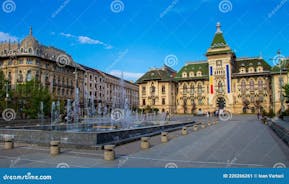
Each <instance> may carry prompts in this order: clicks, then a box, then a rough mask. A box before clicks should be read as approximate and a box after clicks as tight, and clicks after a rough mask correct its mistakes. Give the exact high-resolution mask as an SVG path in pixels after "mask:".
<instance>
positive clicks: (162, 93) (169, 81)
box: [137, 66, 177, 112]
mask: <svg viewBox="0 0 289 184" xmlns="http://www.w3.org/2000/svg"><path fill="white" fill-rule="evenodd" d="M176 74H177V73H176V71H175V70H173V69H172V68H170V67H168V66H164V67H163V68H160V69H156V68H155V69H151V70H150V71H148V72H147V73H146V74H144V75H143V76H142V77H141V78H140V79H139V80H138V81H137V83H138V84H139V106H140V108H142V109H145V108H146V107H152V108H157V109H158V110H159V112H167V111H168V112H176V95H177V93H176V91H177V90H176V89H177V86H176V84H177V83H176V82H175V80H174V78H175V76H176Z"/></svg>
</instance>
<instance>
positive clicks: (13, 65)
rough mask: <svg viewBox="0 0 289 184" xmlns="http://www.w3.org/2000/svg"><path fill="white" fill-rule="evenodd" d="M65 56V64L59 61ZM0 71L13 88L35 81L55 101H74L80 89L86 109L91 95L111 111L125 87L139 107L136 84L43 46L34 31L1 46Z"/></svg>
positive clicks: (97, 102)
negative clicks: (45, 89) (44, 88)
mask: <svg viewBox="0 0 289 184" xmlns="http://www.w3.org/2000/svg"><path fill="white" fill-rule="evenodd" d="M61 57H62V58H64V63H62V62H61V61H59V58H61ZM0 70H2V71H3V73H4V75H5V77H6V79H8V81H9V82H8V83H9V87H10V88H13V87H15V86H16V85H17V84H20V83H24V82H26V81H30V80H32V79H35V80H38V81H40V82H41V83H42V84H43V85H44V86H46V87H47V88H48V89H49V91H50V94H51V95H52V98H53V99H54V100H67V99H72V100H73V99H74V98H75V89H76V87H77V88H78V89H79V97H80V104H81V105H82V106H83V102H84V98H85V97H87V96H89V97H93V99H94V100H95V104H96V105H97V106H101V108H106V109H107V110H108V111H110V110H111V108H112V103H113V102H112V99H118V98H120V95H119V94H118V92H119V91H120V89H121V88H123V89H124V90H125V91H126V93H125V95H126V98H127V99H128V101H129V104H130V106H131V108H132V107H138V86H137V85H136V84H134V83H132V82H129V81H126V80H122V79H120V78H118V77H115V76H112V75H109V74H106V73H104V72H101V71H99V70H96V69H93V68H90V67H87V66H83V65H80V64H77V63H76V62H75V61H74V60H73V59H72V57H71V56H70V55H68V54H67V53H65V52H64V51H62V50H60V49H57V48H54V47H48V46H44V45H42V44H40V43H39V42H38V41H37V40H36V39H35V37H34V36H33V34H32V29H31V28H30V32H29V35H28V36H26V37H25V38H24V39H23V40H22V41H21V42H19V43H18V42H13V43H11V42H10V41H9V42H2V43H1V44H0ZM112 81H113V82H112ZM112 83H113V84H112ZM116 101H117V100H116ZM115 104H116V105H115V106H116V107H118V106H119V104H117V103H115ZM97 108H98V107H97Z"/></svg>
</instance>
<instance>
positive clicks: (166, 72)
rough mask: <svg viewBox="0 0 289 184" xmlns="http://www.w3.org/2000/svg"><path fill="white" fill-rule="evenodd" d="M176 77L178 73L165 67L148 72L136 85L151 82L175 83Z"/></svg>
mask: <svg viewBox="0 0 289 184" xmlns="http://www.w3.org/2000/svg"><path fill="white" fill-rule="evenodd" d="M175 75H176V71H175V70H173V69H172V68H170V67H168V66H166V65H165V66H164V67H163V68H155V69H152V70H150V71H148V72H146V73H145V74H144V75H143V76H141V77H140V78H139V79H138V80H137V81H136V83H137V84H140V83H143V82H146V81H151V80H158V81H173V79H174V77H175Z"/></svg>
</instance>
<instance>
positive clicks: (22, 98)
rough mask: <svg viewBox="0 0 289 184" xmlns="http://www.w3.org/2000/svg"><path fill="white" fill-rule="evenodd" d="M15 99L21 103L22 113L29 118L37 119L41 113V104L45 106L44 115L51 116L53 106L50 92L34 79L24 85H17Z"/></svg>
mask: <svg viewBox="0 0 289 184" xmlns="http://www.w3.org/2000/svg"><path fill="white" fill-rule="evenodd" d="M14 98H15V99H16V101H17V102H18V103H19V106H20V107H18V110H19V111H20V113H21V114H24V115H26V116H28V118H37V116H38V113H39V112H40V102H43V104H44V108H43V112H44V115H49V112H50V104H51V97H50V94H49V90H48V88H46V87H44V86H43V85H42V84H41V83H40V82H39V81H36V80H34V79H33V80H31V81H27V82H26V83H24V84H17V86H16V89H15V94H14Z"/></svg>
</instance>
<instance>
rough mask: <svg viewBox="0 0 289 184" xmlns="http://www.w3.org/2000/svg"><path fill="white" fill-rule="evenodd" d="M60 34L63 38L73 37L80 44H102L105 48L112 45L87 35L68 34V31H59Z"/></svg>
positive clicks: (109, 47) (110, 47)
mask: <svg viewBox="0 0 289 184" xmlns="http://www.w3.org/2000/svg"><path fill="white" fill-rule="evenodd" d="M60 35H61V36H63V37H65V38H73V39H75V40H76V41H77V42H78V43H80V44H88V45H101V46H103V47H104V48H105V49H112V48H113V47H112V46H111V45H109V44H107V43H104V42H102V41H100V40H96V39H93V38H90V37H88V36H82V35H81V36H76V35H73V34H69V33H60Z"/></svg>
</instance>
